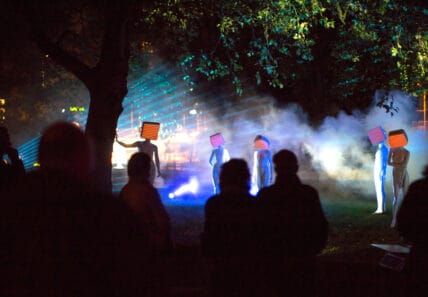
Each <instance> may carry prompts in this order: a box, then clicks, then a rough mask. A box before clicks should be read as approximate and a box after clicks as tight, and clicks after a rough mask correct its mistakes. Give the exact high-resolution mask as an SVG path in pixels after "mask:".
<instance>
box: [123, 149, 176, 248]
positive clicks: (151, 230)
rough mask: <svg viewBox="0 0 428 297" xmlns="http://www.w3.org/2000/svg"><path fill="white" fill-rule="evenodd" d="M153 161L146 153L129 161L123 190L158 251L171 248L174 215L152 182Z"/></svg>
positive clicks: (150, 241)
mask: <svg viewBox="0 0 428 297" xmlns="http://www.w3.org/2000/svg"><path fill="white" fill-rule="evenodd" d="M151 163H152V161H151V159H150V157H149V156H148V155H147V154H146V153H135V154H133V155H132V156H131V158H130V159H129V162H128V176H129V181H128V183H127V184H126V185H125V186H124V187H123V189H122V190H121V192H120V198H122V199H123V200H124V201H126V203H127V205H128V206H129V208H130V209H131V211H132V212H133V213H134V214H135V217H136V219H137V221H138V222H139V224H140V226H141V228H142V229H143V230H144V234H146V236H147V239H148V241H149V244H150V245H151V246H152V247H153V248H154V249H155V250H158V251H165V250H168V249H170V248H171V223H170V218H169V215H168V213H167V211H166V210H165V207H164V205H163V204H162V201H161V197H160V195H159V193H158V191H157V190H156V189H155V187H154V186H153V185H152V184H151V182H150V180H149V178H150V166H152V165H151Z"/></svg>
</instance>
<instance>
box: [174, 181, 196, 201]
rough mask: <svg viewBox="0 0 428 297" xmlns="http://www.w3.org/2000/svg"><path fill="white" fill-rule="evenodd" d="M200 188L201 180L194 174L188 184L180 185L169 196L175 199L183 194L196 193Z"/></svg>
mask: <svg viewBox="0 0 428 297" xmlns="http://www.w3.org/2000/svg"><path fill="white" fill-rule="evenodd" d="M198 188H199V182H198V180H197V178H196V177H194V176H192V177H191V178H190V181H189V182H188V183H187V184H184V185H182V186H180V187H179V188H178V189H177V190H175V191H174V192H173V193H169V195H168V197H169V199H173V198H175V197H177V196H181V195H183V194H186V193H192V194H196V193H197V191H198Z"/></svg>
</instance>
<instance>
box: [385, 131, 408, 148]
mask: <svg viewBox="0 0 428 297" xmlns="http://www.w3.org/2000/svg"><path fill="white" fill-rule="evenodd" d="M388 142H389V146H390V147H391V148H394V147H402V146H406V145H407V143H408V142H409V140H408V138H407V134H406V131H404V130H403V129H399V130H394V131H390V132H389V133H388Z"/></svg>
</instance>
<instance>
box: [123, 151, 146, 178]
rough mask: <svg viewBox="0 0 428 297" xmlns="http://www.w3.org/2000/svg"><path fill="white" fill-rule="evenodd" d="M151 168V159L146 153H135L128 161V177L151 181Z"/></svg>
mask: <svg viewBox="0 0 428 297" xmlns="http://www.w3.org/2000/svg"><path fill="white" fill-rule="evenodd" d="M151 166H152V162H151V159H150V157H149V156H148V155H147V154H146V153H143V152H138V153H135V154H133V155H132V156H131V158H130V159H129V161H128V176H129V177H130V178H133V179H143V180H149V178H150V167H151Z"/></svg>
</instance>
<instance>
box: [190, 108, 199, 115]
mask: <svg viewBox="0 0 428 297" xmlns="http://www.w3.org/2000/svg"><path fill="white" fill-rule="evenodd" d="M189 114H191V115H196V114H198V112H197V110H196V109H191V110H189Z"/></svg>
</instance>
